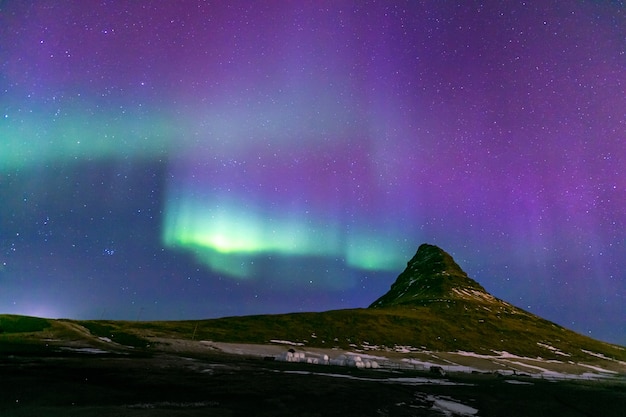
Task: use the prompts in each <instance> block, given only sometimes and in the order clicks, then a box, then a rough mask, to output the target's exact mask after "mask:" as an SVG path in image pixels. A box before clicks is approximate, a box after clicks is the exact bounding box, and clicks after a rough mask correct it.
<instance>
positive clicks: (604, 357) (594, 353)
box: [581, 349, 626, 366]
mask: <svg viewBox="0 0 626 417" xmlns="http://www.w3.org/2000/svg"><path fill="white" fill-rule="evenodd" d="M581 350H582V351H583V352H585V353H586V354H587V355H591V356H595V357H596V358H600V359H604V360H605V361H612V362H617V363H619V364H620V365H624V366H626V362H624V361H620V360H617V359H613V358H609V357H608V356H606V355H603V354H602V353H596V352H591V351H590V350H585V349H581Z"/></svg>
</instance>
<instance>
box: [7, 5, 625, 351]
mask: <svg viewBox="0 0 626 417" xmlns="http://www.w3.org/2000/svg"><path fill="white" fill-rule="evenodd" d="M625 51H626V6H624V3H623V2H622V1H608V0H605V1H600V0H598V1H591V0H589V1H567V0H554V1H548V0H545V1H544V0H542V1H495V0H494V1H485V2H478V1H458V2H457V1H406V2H402V1H393V2H392V1H337V0H333V1H317V0H315V1H314V0H311V1H271V2H270V1H267V2H254V1H242V2H226V1H217V2H213V3H209V2H204V1H180V0H178V1H95V0H94V1H84V0H76V1H63V0H50V1H45V0H44V1H26V0H5V1H0V312H2V313H16V314H27V315H37V316H44V317H68V318H80V319H82V318H88V319H100V318H106V319H130V320H137V319H139V320H152V319H197V318H209V317H220V316H230V315H246V314H259V313H279V312H292V311H323V310H328V309H340V308H353V307H366V306H368V305H369V304H370V303H371V302H373V301H374V300H375V299H376V298H378V297H379V296H380V295H382V294H383V293H385V292H386V291H387V290H388V288H389V286H390V285H391V284H392V283H393V281H394V280H395V278H396V277H397V276H398V275H399V274H400V272H402V271H403V269H404V267H405V266H406V262H407V261H408V260H409V259H410V258H411V257H412V256H413V254H414V253H415V251H416V250H417V247H418V246H419V245H420V244H421V243H424V242H428V243H431V244H436V245H438V246H440V247H441V248H443V249H444V250H446V251H447V252H449V253H450V254H451V255H452V256H453V257H454V258H455V260H456V261H457V262H458V263H459V264H460V266H461V267H462V268H463V269H464V270H465V271H466V272H467V273H468V274H469V276H470V277H472V278H474V279H476V280H477V281H478V282H479V283H481V284H482V285H483V286H484V287H485V288H486V289H487V290H488V291H489V292H491V293H492V294H493V295H495V296H497V297H499V298H502V299H504V300H506V301H509V302H511V303H512V304H515V305H517V306H519V307H522V308H524V309H527V310H529V311H531V312H533V313H535V314H539V315H541V316H543V317H545V318H547V319H550V320H552V321H555V322H557V323H559V324H561V325H564V326H566V327H568V328H571V329H573V330H576V331H578V332H581V333H583V334H587V335H590V336H592V337H595V338H599V339H602V340H607V341H612V342H617V343H621V344H626V300H625V297H626V168H625V167H626V92H625V91H626V52H625Z"/></svg>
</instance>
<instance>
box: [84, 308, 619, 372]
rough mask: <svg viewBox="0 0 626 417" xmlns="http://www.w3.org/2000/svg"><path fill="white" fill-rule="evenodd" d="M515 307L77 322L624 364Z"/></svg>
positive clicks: (99, 330) (169, 333)
mask: <svg viewBox="0 0 626 417" xmlns="http://www.w3.org/2000/svg"><path fill="white" fill-rule="evenodd" d="M511 308H512V306H511ZM511 311H514V312H511ZM518 311H521V310H517V309H514V310H509V311H507V309H506V308H503V309H502V310H500V311H493V310H492V311H489V310H487V309H485V308H484V305H483V304H481V303H478V302H476V303H473V302H471V301H446V302H438V303H437V302H434V303H431V304H430V305H428V306H421V307H413V308H406V307H402V308H400V307H399V308H386V309H351V310H335V311H328V312H322V313H292V314H278V315H257V316H244V317H227V318H220V319H212V320H199V321H175V322H167V321H166V322H119V321H110V322H81V323H82V324H84V325H86V326H87V327H88V328H90V330H91V331H92V333H95V334H96V335H97V336H102V337H110V336H111V335H114V334H116V333H118V334H125V335H129V334H130V335H135V336H136V337H139V338H141V339H146V340H150V339H151V338H153V337H170V338H182V339H188V340H192V339H194V340H212V341H216V342H235V343H269V342H270V341H271V340H287V341H291V342H295V343H302V344H304V345H305V346H309V347H326V348H332V347H340V348H344V349H348V348H355V347H356V348H360V349H361V348H367V347H368V346H369V347H372V346H379V347H381V348H382V347H386V348H394V347H395V346H411V347H415V348H422V349H426V350H434V351H456V350H463V351H472V352H476V353H485V354H488V353H492V351H494V350H497V351H507V352H510V353H514V354H518V355H522V356H530V357H537V356H540V357H543V358H546V359H559V360H564V359H565V356H564V354H567V355H570V356H569V357H568V359H569V360H585V359H589V356H588V354H586V353H584V352H583V350H588V351H592V352H597V353H601V354H604V355H606V356H608V357H610V358H614V359H618V360H624V361H626V350H624V349H623V348H620V347H618V346H614V345H610V344H608V343H604V342H600V341H597V340H594V339H591V338H588V337H586V336H583V335H580V334H577V333H575V332H572V331H570V330H567V329H565V328H563V327H560V326H558V325H556V324H554V323H551V322H549V321H547V320H544V319H541V318H539V317H537V316H534V315H532V314H530V313H526V312H523V313H519V312H518ZM96 323H97V325H95V324H96ZM113 339H114V340H115V337H113ZM137 340H140V339H137ZM135 345H136V344H135ZM546 346H551V347H553V348H555V349H557V350H558V351H560V353H556V352H557V351H555V350H554V349H549V348H546Z"/></svg>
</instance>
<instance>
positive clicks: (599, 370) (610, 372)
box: [578, 363, 619, 375]
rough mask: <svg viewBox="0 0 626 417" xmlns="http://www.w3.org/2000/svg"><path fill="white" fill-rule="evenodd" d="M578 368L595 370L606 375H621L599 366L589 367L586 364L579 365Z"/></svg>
mask: <svg viewBox="0 0 626 417" xmlns="http://www.w3.org/2000/svg"><path fill="white" fill-rule="evenodd" d="M578 366H584V367H585V368H589V369H593V370H594V371H597V372H601V373H606V374H614V375H617V374H619V372H615V371H609V370H608V369H604V368H600V367H599V366H593V365H587V364H586V363H579V364H578Z"/></svg>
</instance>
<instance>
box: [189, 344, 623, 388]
mask: <svg viewBox="0 0 626 417" xmlns="http://www.w3.org/2000/svg"><path fill="white" fill-rule="evenodd" d="M200 343H202V344H203V345H204V346H210V347H211V348H212V349H217V350H221V351H223V352H226V353H235V354H245V355H253V356H264V357H272V358H274V359H276V360H282V361H286V362H301V363H311V364H319V365H337V366H351V367H357V368H373V369H379V368H380V369H416V370H424V371H429V370H431V369H435V368H441V369H442V370H443V371H444V372H465V373H472V372H493V373H498V374H500V375H503V376H507V375H526V376H530V377H534V378H543V379H605V378H612V377H616V376H618V375H620V374H622V375H623V374H624V373H626V364H625V363H616V361H613V362H611V361H612V360H611V359H610V358H606V357H604V356H603V355H600V354H594V353H593V352H585V353H587V354H588V355H590V357H591V358H592V359H594V360H597V359H602V360H604V361H605V362H604V363H605V364H606V365H607V366H606V367H605V366H602V365H603V363H594V364H586V363H578V362H573V361H570V360H568V359H567V357H566V354H564V353H563V354H562V356H564V360H563V361H558V360H546V359H543V358H530V357H523V356H518V355H515V354H511V353H509V352H505V351H493V354H491V355H487V354H478V353H474V352H464V351H457V352H443V353H442V352H431V351H427V350H424V349H422V348H415V347H412V346H401V347H399V348H397V349H393V350H384V351H376V350H375V349H372V346H370V349H368V350H367V352H368V353H365V351H364V350H362V349H358V350H355V351H346V350H342V349H321V348H309V347H305V346H298V345H296V343H293V342H290V341H288V340H281V341H273V344H271V345H250V344H233V343H218V342H209V341H203V342H200ZM545 348H546V349H549V350H552V349H554V348H552V349H550V348H551V346H549V345H546V346H545ZM374 353H376V354H374ZM600 362H602V361H600ZM609 365H625V366H624V367H623V370H624V371H623V372H618V371H616V370H614V369H609V368H614V366H609ZM620 368H622V367H621V366H620Z"/></svg>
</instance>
